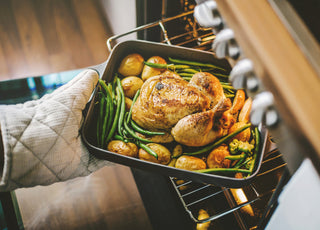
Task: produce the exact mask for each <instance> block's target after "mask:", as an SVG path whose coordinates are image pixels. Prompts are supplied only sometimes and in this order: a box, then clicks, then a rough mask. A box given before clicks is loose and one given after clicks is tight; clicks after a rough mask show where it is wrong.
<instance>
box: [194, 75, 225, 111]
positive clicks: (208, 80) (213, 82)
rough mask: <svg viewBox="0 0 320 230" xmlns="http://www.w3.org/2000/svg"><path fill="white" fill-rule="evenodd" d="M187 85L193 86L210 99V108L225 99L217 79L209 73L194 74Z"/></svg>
mask: <svg viewBox="0 0 320 230" xmlns="http://www.w3.org/2000/svg"><path fill="white" fill-rule="evenodd" d="M189 84H190V85H193V86H194V87H196V88H197V89H198V90H200V91H201V92H203V93H204V94H205V95H207V96H208V97H209V98H210V100H211V102H212V105H211V107H213V106H215V105H216V104H218V103H219V102H220V101H221V100H222V99H224V98H225V95H224V92H223V88H222V85H221V84H220V81H219V79H218V78H216V77H215V76H213V75H212V74H211V73H207V72H199V73H196V74H194V75H193V76H192V78H191V80H190V83H189Z"/></svg>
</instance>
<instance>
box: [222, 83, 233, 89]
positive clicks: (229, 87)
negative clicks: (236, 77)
mask: <svg viewBox="0 0 320 230" xmlns="http://www.w3.org/2000/svg"><path fill="white" fill-rule="evenodd" d="M222 88H224V89H230V90H235V88H234V87H233V86H232V85H225V84H222Z"/></svg>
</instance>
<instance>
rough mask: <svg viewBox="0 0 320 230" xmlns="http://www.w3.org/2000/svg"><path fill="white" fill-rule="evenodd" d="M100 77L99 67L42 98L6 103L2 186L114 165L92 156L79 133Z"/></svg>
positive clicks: (0, 112)
mask: <svg viewBox="0 0 320 230" xmlns="http://www.w3.org/2000/svg"><path fill="white" fill-rule="evenodd" d="M98 78H99V76H98V74H97V72H96V71H94V70H90V69H88V70H84V71H83V72H81V73H80V74H78V75H77V76H76V77H75V78H74V79H72V80H71V81H70V82H69V83H67V84H66V85H64V86H62V87H60V88H58V89H57V90H55V91H54V92H53V93H51V94H47V95H45V96H43V97H42V98H41V99H39V100H35V101H28V102H26V103H24V104H17V105H1V106H0V124H1V126H0V127H1V132H2V140H3V147H4V167H3V172H2V175H1V181H0V191H8V190H13V189H16V188H20V187H32V186H35V185H49V184H52V183H54V182H58V181H65V180H68V179H71V178H75V177H78V176H86V175H88V174H90V173H91V172H93V171H95V170H97V169H99V168H101V167H103V166H105V165H108V164H110V162H107V161H102V160H98V159H96V158H95V157H94V156H92V155H90V154H89V153H88V151H87V149H86V148H85V146H84V145H83V143H82V141H81V137H80V134H79V129H80V126H81V122H82V119H83V116H82V112H83V109H84V108H85V106H86V104H87V102H88V100H89V98H90V96H91V94H92V91H93V89H94V88H95V86H96V84H97V82H98Z"/></svg>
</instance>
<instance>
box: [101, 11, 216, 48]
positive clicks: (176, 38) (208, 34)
mask: <svg viewBox="0 0 320 230" xmlns="http://www.w3.org/2000/svg"><path fill="white" fill-rule="evenodd" d="M190 19H191V20H190ZM179 20H180V21H184V22H185V21H187V22H188V24H189V25H188V26H189V29H187V30H186V31H184V32H182V33H181V32H180V33H177V34H174V33H168V28H169V30H170V26H173V23H175V22H177V21H179ZM154 28H158V29H160V31H161V36H162V38H161V39H160V41H159V42H160V43H167V44H168V45H177V46H186V47H192V48H195V49H201V50H208V49H210V48H211V45H212V42H213V40H214V39H215V35H214V34H213V32H212V30H211V29H210V28H203V27H200V26H199V25H198V24H197V23H196V22H195V21H194V19H193V11H188V12H184V13H181V14H178V15H176V16H173V17H169V18H164V19H161V20H159V21H156V22H153V23H149V24H146V25H142V26H139V27H136V28H134V29H132V30H129V31H127V32H125V33H122V34H118V35H114V36H111V37H109V38H108V39H107V42H106V45H107V48H108V50H109V51H110V52H111V51H112V49H113V47H114V45H115V44H116V43H117V41H118V40H119V39H121V38H123V37H126V36H128V35H131V34H137V33H138V32H140V31H146V30H150V29H154Z"/></svg>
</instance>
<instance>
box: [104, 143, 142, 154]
mask: <svg viewBox="0 0 320 230" xmlns="http://www.w3.org/2000/svg"><path fill="white" fill-rule="evenodd" d="M107 149H108V150H109V151H111V152H114V153H118V154H121V155H125V156H129V157H137V156H138V147H137V146H136V145H135V144H134V143H131V142H128V143H125V142H123V141H120V140H113V141H110V142H109V144H108V147H107Z"/></svg>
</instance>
